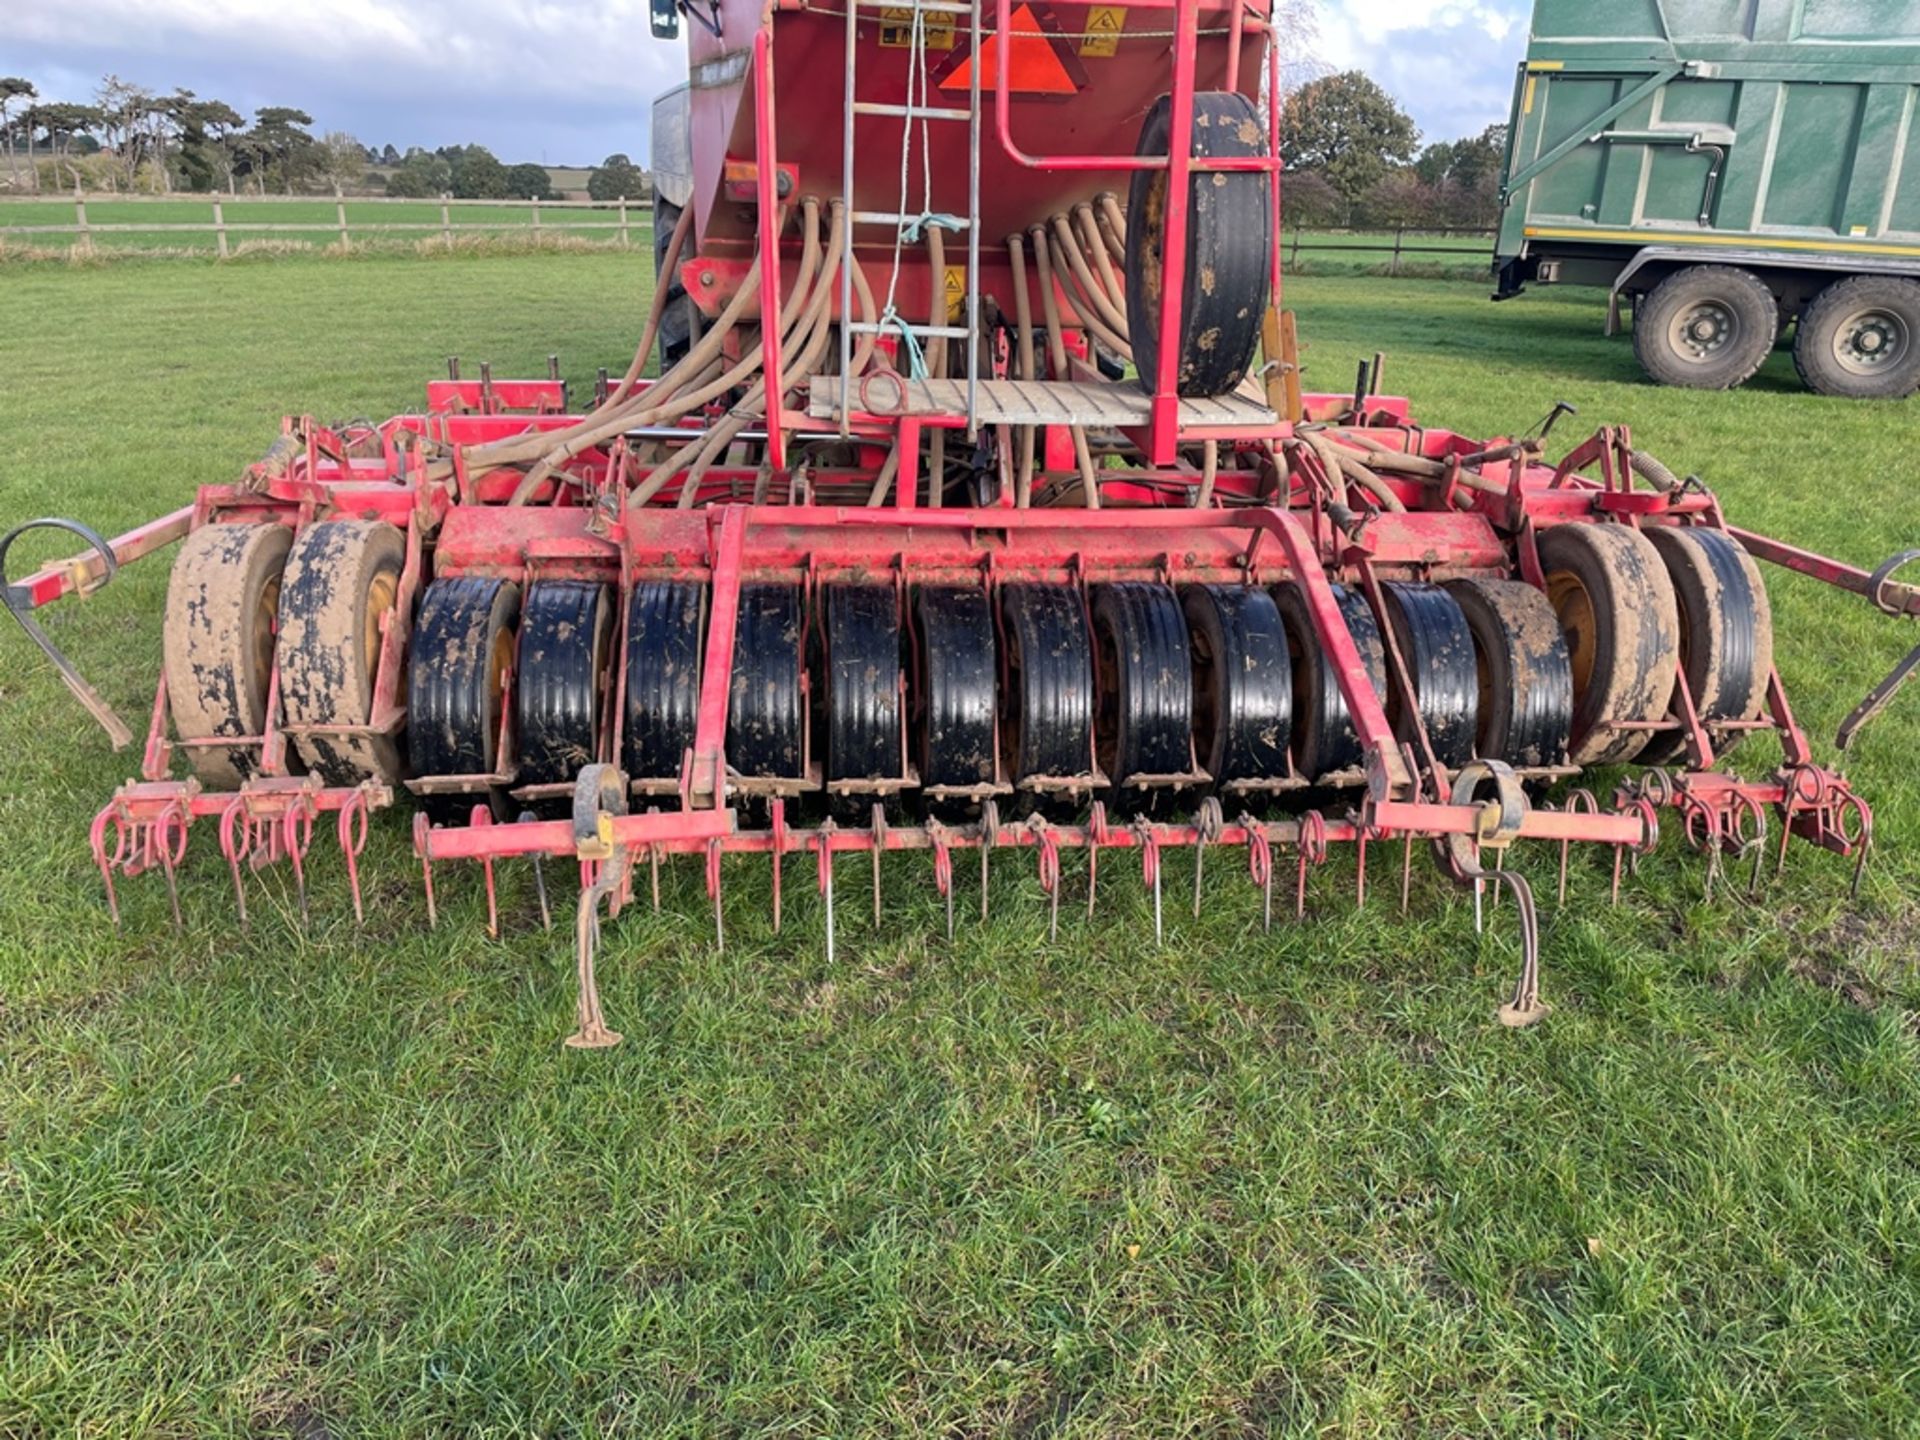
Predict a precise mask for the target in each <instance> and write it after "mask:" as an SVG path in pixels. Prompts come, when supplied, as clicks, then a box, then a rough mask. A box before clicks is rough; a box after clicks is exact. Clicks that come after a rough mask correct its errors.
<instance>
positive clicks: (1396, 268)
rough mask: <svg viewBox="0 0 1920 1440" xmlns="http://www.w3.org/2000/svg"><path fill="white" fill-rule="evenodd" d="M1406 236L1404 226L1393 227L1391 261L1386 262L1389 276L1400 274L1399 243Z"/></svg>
mask: <svg viewBox="0 0 1920 1440" xmlns="http://www.w3.org/2000/svg"><path fill="white" fill-rule="evenodd" d="M1406 234H1407V227H1406V226H1404V225H1400V226H1397V227H1395V229H1394V232H1393V259H1391V260H1389V261H1388V262H1387V274H1389V275H1398V274H1399V273H1400V242H1401V241H1402V240H1403V239H1405V238H1406Z"/></svg>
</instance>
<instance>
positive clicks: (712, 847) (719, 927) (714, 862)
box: [707, 835, 727, 955]
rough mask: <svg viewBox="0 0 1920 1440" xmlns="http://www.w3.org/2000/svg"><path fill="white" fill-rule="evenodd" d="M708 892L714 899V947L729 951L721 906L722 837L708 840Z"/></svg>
mask: <svg viewBox="0 0 1920 1440" xmlns="http://www.w3.org/2000/svg"><path fill="white" fill-rule="evenodd" d="M707 894H708V896H709V897H710V898H711V899H712V900H713V948H714V950H715V951H716V952H718V953H719V954H722V955H724V954H726V953H727V923H726V917H725V915H724V913H723V912H722V910H721V908H720V837H719V836H718V835H716V836H714V837H713V839H711V840H709V841H708V842H707Z"/></svg>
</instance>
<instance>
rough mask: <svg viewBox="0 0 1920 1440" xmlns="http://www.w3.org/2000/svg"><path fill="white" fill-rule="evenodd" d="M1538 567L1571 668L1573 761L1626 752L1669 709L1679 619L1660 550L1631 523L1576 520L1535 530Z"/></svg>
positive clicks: (1602, 760) (1606, 760)
mask: <svg viewBox="0 0 1920 1440" xmlns="http://www.w3.org/2000/svg"><path fill="white" fill-rule="evenodd" d="M1540 568H1541V569H1542V570H1544V571H1545V572H1546V581H1547V599H1548V600H1550V601H1551V602H1552V603H1553V610H1554V614H1555V615H1556V616H1558V617H1559V620H1560V629H1561V631H1562V632H1563V633H1564V634H1565V636H1566V640H1567V654H1568V657H1569V659H1570V660H1571V662H1572V668H1573V741H1572V746H1571V749H1570V752H1569V753H1570V758H1571V759H1572V762H1573V763H1574V764H1575V765H1612V764H1619V763H1621V762H1623V761H1627V760H1631V759H1633V757H1634V756H1636V755H1638V754H1639V753H1640V752H1641V751H1642V750H1644V749H1645V748H1646V746H1647V742H1648V739H1649V737H1650V736H1651V735H1652V734H1653V732H1652V731H1650V730H1647V729H1643V728H1625V729H1622V728H1619V727H1620V726H1622V725H1623V724H1624V725H1626V726H1628V727H1640V726H1644V725H1647V724H1650V723H1652V722H1656V721H1660V720H1664V719H1666V717H1667V702H1668V701H1669V700H1670V699H1671V698H1672V697H1673V677H1674V675H1675V674H1676V673H1678V671H1679V667H1680V658H1679V657H1680V619H1679V614H1678V611H1677V609H1676V606H1675V602H1674V596H1673V582H1672V581H1670V580H1669V579H1668V578H1667V571H1666V567H1665V566H1663V565H1662V564H1661V563H1660V555H1659V552H1658V551H1656V550H1655V549H1654V548H1653V545H1652V542H1650V541H1649V540H1648V539H1647V538H1646V536H1644V535H1642V534H1641V533H1640V532H1639V531H1638V530H1635V529H1634V528H1633V527H1632V526H1630V525H1611V524H1609V525H1600V524H1588V523H1584V522H1574V523H1569V524H1564V525H1554V526H1551V527H1549V528H1548V529H1547V530H1546V531H1544V532H1543V533H1542V534H1541V536H1540Z"/></svg>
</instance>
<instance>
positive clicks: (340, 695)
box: [280, 520, 407, 785]
mask: <svg viewBox="0 0 1920 1440" xmlns="http://www.w3.org/2000/svg"><path fill="white" fill-rule="evenodd" d="M406 557H407V544H406V538H405V537H404V536H403V535H401V533H400V532H399V531H398V530H396V529H395V528H394V527H393V526H391V525H389V524H387V523H386V522H385V521H384V520H321V521H318V522H316V523H314V524H312V525H309V526H307V527H306V528H305V529H304V530H302V531H301V532H300V533H299V535H298V536H297V537H296V538H295V539H294V542H293V551H292V553H291V554H290V555H289V556H288V557H287V569H286V579H285V582H284V584H283V585H282V587H281V593H280V709H281V712H282V714H283V715H284V717H285V723H286V724H288V725H292V726H299V725H365V724H367V723H368V721H370V720H371V719H372V718H373V686H374V678H375V673H376V672H377V670H378V669H379V664H380V645H381V641H382V639H383V638H384V637H385V634H386V624H387V617H388V616H389V615H391V614H392V613H393V610H394V606H395V603H396V602H397V599H398V597H399V592H400V571H401V568H402V566H404V564H405V563H406ZM292 741H293V747H294V749H295V750H297V751H299V753H300V758H301V759H302V760H304V761H306V763H307V767H308V768H309V769H311V770H312V771H313V772H314V774H316V775H318V776H319V777H320V778H321V779H322V780H323V781H325V782H326V783H327V784H329V785H358V784H359V783H360V782H361V781H363V780H384V781H387V782H389V783H391V782H393V781H396V780H398V779H399V778H400V776H401V774H402V773H403V771H402V765H401V759H400V740H399V736H398V735H397V734H396V733H388V734H384V735H301V734H295V735H294V736H293V737H292Z"/></svg>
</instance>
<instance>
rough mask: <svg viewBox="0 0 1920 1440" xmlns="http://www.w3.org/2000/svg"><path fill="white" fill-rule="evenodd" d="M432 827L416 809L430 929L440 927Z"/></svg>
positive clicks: (416, 851)
mask: <svg viewBox="0 0 1920 1440" xmlns="http://www.w3.org/2000/svg"><path fill="white" fill-rule="evenodd" d="M432 828H433V827H432V825H431V824H430V823H429V821H428V820H427V812H426V811H424V810H416V811H414V814H413V852H414V854H416V855H418V856H419V857H420V885H421V888H422V889H424V890H425V891H426V895H427V928H428V929H429V930H437V929H439V928H440V915H439V911H438V909H437V908H436V907H435V905H434V903H433V861H432V860H431V859H430V858H428V854H427V835H428V833H429V832H430V831H431V830H432ZM234 879H235V881H236V882H238V880H239V873H238V871H236V872H235V875H234Z"/></svg>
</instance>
